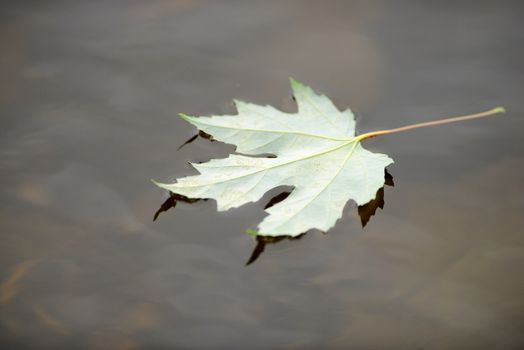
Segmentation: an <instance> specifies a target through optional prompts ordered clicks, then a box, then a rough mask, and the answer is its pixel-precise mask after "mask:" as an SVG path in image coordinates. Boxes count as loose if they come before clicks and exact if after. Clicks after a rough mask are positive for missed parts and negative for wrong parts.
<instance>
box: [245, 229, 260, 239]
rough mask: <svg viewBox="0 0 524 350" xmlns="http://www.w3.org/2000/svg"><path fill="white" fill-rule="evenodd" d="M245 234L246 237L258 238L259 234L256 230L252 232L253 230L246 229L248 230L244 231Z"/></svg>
mask: <svg viewBox="0 0 524 350" xmlns="http://www.w3.org/2000/svg"><path fill="white" fill-rule="evenodd" d="M246 234H248V235H250V236H252V237H256V236H258V235H259V234H260V233H259V232H258V231H257V230H253V229H251V228H248V229H247V230H246Z"/></svg>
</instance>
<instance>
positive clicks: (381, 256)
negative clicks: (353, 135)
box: [0, 0, 524, 349]
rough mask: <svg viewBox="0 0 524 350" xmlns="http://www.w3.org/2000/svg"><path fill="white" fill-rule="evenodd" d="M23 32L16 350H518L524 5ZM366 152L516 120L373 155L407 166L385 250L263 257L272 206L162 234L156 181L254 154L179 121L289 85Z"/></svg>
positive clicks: (5, 326) (15, 18) (108, 12)
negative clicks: (324, 102) (353, 129)
mask: <svg viewBox="0 0 524 350" xmlns="http://www.w3.org/2000/svg"><path fill="white" fill-rule="evenodd" d="M0 6H1V11H0V19H1V21H0V50H1V51H0V52H1V55H0V76H1V81H0V113H1V114H0V115H1V118H2V119H1V121H2V126H1V127H0V167H1V171H0V179H1V182H2V187H1V189H0V203H1V210H0V223H1V226H0V235H1V236H0V247H1V254H0V262H1V264H0V345H1V348H2V349H15V348H21V349H32V348H39V349H62V348H66V349H151V348H153V349H156V348H158V349H162V348H163V349H173V348H226V349H232V348H239V349H246V348H260V349H274V348H353V349H443V348H454V349H459V348H460V349H480V348H489V349H519V348H522V346H523V344H524V332H523V331H524V279H523V277H522V276H523V274H522V271H523V269H524V229H523V226H524V215H523V214H524V196H523V195H524V191H523V190H524V175H523V171H524V138H523V136H522V135H523V131H524V119H523V118H524V117H523V116H524V105H523V96H524V66H523V64H522V62H524V47H523V44H524V29H523V28H524V27H523V25H522V23H523V19H524V6H522V3H521V2H519V1H513V2H509V1H491V2H488V1H486V2H484V1H480V2H479V1H475V2H473V1H462V2H455V1H434V2H424V3H422V2H419V1H411V2H410V1H389V2H375V1H373V2H365V1H358V2H350V1H322V2H320V1H319V2H313V1H311V2H309V1H295V2H293V1H286V2H283V1H282V2H280V1H208V2H205V1H160V0H157V1H20V2H15V1H13V2H11V3H10V4H8V3H7V2H3V3H2V5H0ZM289 76H293V77H295V78H297V79H299V80H301V81H303V82H304V83H307V84H310V85H311V86H313V87H314V88H315V89H316V90H318V91H321V92H323V93H325V94H327V95H328V96H330V97H332V98H333V100H334V101H335V102H336V103H337V104H338V106H339V107H341V108H343V107H347V106H350V107H352V108H353V109H354V110H355V111H356V112H357V115H358V121H359V131H360V132H365V131H371V130H376V129H383V128H390V127H397V126H402V125H405V124H409V123H414V122H420V121H426V120H430V119H435V118H439V117H445V116H452V115H458V114H467V113H473V112H479V111H483V110H486V109H489V108H492V107H495V106H497V105H503V106H505V107H506V108H507V109H508V113H507V114H506V115H504V116H501V117H496V118H489V119H486V120H479V121H474V122H468V123H462V124H456V125H449V126H442V127H438V128H431V129H424V130H422V129H421V130H418V131H413V132H410V133H405V134H397V135H392V136H388V137H383V138H377V139H373V140H370V141H367V142H366V147H368V148H370V149H372V150H377V151H380V152H384V153H388V154H389V155H390V156H391V157H393V158H394V159H395V161H396V163H395V164H394V165H393V166H390V167H389V171H390V173H391V174H392V175H393V177H394V179H395V187H386V188H385V193H384V195H385V202H386V204H385V207H384V210H380V209H378V211H377V213H376V215H375V216H373V217H372V218H371V220H370V222H369V223H368V224H367V226H366V227H365V229H362V227H361V225H360V218H359V217H358V215H357V209H356V208H355V207H354V206H353V205H351V204H348V206H347V208H346V211H345V214H344V217H343V218H342V219H341V220H340V221H338V223H337V225H336V227H335V228H334V229H332V230H331V231H329V232H328V234H326V235H323V234H321V233H319V232H312V233H309V234H308V235H305V236H303V237H302V238H301V239H300V240H297V241H293V242H291V241H282V242H279V243H278V244H268V245H267V246H266V247H265V250H264V252H263V253H262V255H261V256H260V257H259V258H258V260H257V261H255V262H254V263H253V264H251V265H249V266H247V267H246V266H245V263H246V261H247V260H248V258H249V256H250V255H251V252H252V250H253V249H254V248H255V246H256V242H255V241H254V239H253V238H251V237H249V236H248V235H246V234H244V230H245V229H246V228H254V227H255V226H256V224H257V223H258V222H259V221H260V220H261V219H262V217H263V216H264V213H263V206H264V205H265V204H266V202H267V201H268V200H269V199H270V198H271V195H276V194H278V191H277V192H272V193H270V194H268V195H267V196H266V197H265V198H264V200H263V201H262V202H260V203H256V204H250V205H246V206H244V207H241V208H239V209H235V210H231V211H229V212H225V213H222V212H221V213H217V212H216V210H215V204H214V202H213V201H207V202H204V201H201V202H198V203H194V204H192V205H189V204H185V203H179V204H178V205H177V207H176V208H174V209H172V210H170V211H168V212H165V213H162V214H160V216H159V218H158V220H157V221H155V222H153V221H152V219H153V214H154V213H155V211H156V210H157V209H158V208H159V206H160V205H161V204H162V202H163V201H164V200H165V199H166V194H165V193H163V192H162V191H161V190H159V189H158V188H156V187H155V186H154V185H153V184H152V183H151V182H150V181H149V179H150V178H155V179H158V180H163V181H167V180H170V179H174V178H175V177H180V176H183V175H187V174H191V173H193V170H191V169H190V167H189V166H188V165H187V161H189V160H191V161H205V160H208V159H210V158H213V157H224V156H226V155H227V153H228V152H230V151H231V150H232V147H230V146H226V145H220V144H218V143H217V142H214V143H212V142H209V141H208V140H204V139H201V138H200V139H197V140H196V141H195V142H193V143H191V144H189V145H187V146H185V147H184V148H182V149H181V150H180V151H178V152H177V151H176V149H177V147H178V146H179V145H180V144H181V143H183V142H184V141H185V140H186V139H188V138H190V137H191V136H192V135H194V133H195V130H194V129H193V128H192V127H191V126H189V125H188V124H185V123H184V122H182V121H181V120H180V119H178V118H177V117H176V114H177V113H178V112H186V113H190V114H194V115H205V114H220V113H226V112H227V113H230V112H232V111H233V108H232V105H231V100H232V99H233V98H239V99H243V100H248V101H253V102H257V103H261V104H266V103H269V104H272V105H274V106H276V107H278V108H281V109H284V110H288V111H290V110H293V108H294V106H293V102H292V100H291V99H290V89H289V86H288V80H287V79H288V77H289Z"/></svg>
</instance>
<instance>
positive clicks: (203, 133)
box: [176, 130, 215, 151]
mask: <svg viewBox="0 0 524 350" xmlns="http://www.w3.org/2000/svg"><path fill="white" fill-rule="evenodd" d="M199 137H201V138H203V139H206V140H209V141H211V142H214V141H215V139H214V138H213V136H211V135H209V134H206V133H205V132H203V131H202V130H199V131H198V134H196V135H194V136H191V137H190V138H189V139H188V140H187V141H186V142H184V143H183V144H181V145H180V146H178V148H177V149H176V150H177V151H180V149H181V148H182V147H184V146H185V145H188V144H190V143H191V142H193V141H195V140H196V139H197V138H199Z"/></svg>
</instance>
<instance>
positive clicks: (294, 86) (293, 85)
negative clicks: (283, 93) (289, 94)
mask: <svg viewBox="0 0 524 350" xmlns="http://www.w3.org/2000/svg"><path fill="white" fill-rule="evenodd" d="M289 84H291V89H293V91H296V90H298V89H302V88H304V85H303V84H302V83H301V82H299V81H298V80H295V79H294V78H293V77H289Z"/></svg>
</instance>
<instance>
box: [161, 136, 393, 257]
mask: <svg viewBox="0 0 524 350" xmlns="http://www.w3.org/2000/svg"><path fill="white" fill-rule="evenodd" d="M198 136H199V135H196V136H193V137H192V139H193V140H191V139H189V140H188V141H186V143H185V144H187V143H190V142H193V141H194V139H196V138H197V137H198ZM185 144H183V145H182V146H184V145H185ZM182 146H181V147H182ZM385 186H391V187H393V186H395V183H394V182H393V176H392V175H391V174H390V173H389V172H388V171H387V169H386V170H385V171H384V186H382V187H381V188H379V189H378V190H377V194H376V196H375V198H374V199H372V200H371V201H369V202H368V203H366V204H364V205H359V206H358V215H359V216H360V222H361V224H362V227H363V228H364V227H365V226H366V225H367V223H368V222H369V220H370V219H371V217H372V216H373V215H375V213H376V211H377V209H378V208H380V209H384V204H385V201H384V187H385ZM290 194H291V191H284V192H281V193H279V194H277V195H276V196H273V197H272V198H271V199H270V200H269V202H268V203H267V204H266V205H265V206H264V209H267V208H270V207H272V206H273V205H275V204H277V203H279V202H282V201H283V200H284V199H286V198H287V196H289V195H290ZM207 200H208V199H207V198H188V197H186V196H182V195H180V194H177V193H173V192H169V197H168V198H167V199H166V200H165V201H164V203H162V205H161V206H160V208H158V210H157V211H156V212H155V214H154V216H153V221H155V220H156V219H157V218H158V216H159V215H160V213H163V212H166V211H168V210H170V209H171V208H174V207H175V206H176V205H177V203H178V202H183V203H187V204H193V203H196V202H199V201H207ZM306 234H307V232H304V233H301V234H300V235H298V236H258V235H257V236H256V238H255V239H256V242H257V244H256V246H255V248H254V249H253V251H252V252H251V255H250V257H249V259H248V260H247V262H246V266H247V265H250V264H252V263H253V262H255V261H256V260H257V259H258V258H259V257H260V255H262V253H263V252H264V250H265V248H266V245H268V244H276V243H279V242H282V241H286V240H287V241H297V240H299V239H301V238H302V237H304V236H305V235H306Z"/></svg>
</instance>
